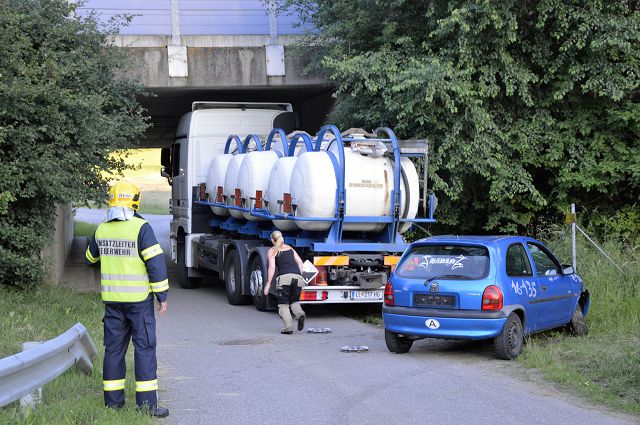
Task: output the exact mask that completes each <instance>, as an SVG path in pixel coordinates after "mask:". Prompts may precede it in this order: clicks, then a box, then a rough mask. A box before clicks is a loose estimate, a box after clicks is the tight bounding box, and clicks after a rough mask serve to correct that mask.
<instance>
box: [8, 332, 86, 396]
mask: <svg viewBox="0 0 640 425" xmlns="http://www.w3.org/2000/svg"><path fill="white" fill-rule="evenodd" d="M96 353H97V351H96V346H95V345H94V343H93V341H92V340H91V336H89V332H88V331H87V329H86V328H85V327H84V326H83V325H82V324H81V323H77V324H76V325H75V326H73V327H72V328H71V329H69V330H68V331H67V332H65V333H63V334H62V335H60V336H57V337H55V338H53V339H50V340H49V341H46V342H44V343H42V344H40V345H37V346H35V347H33V348H31V349H29V350H26V351H22V352H20V353H17V354H14V355H13V356H9V357H5V358H4V359H0V407H2V406H5V405H7V404H9V403H11V402H13V401H15V400H18V399H19V398H21V397H23V396H25V395H27V394H30V393H31V392H32V391H34V390H36V389H38V388H41V387H43V386H44V385H45V384H46V383H48V382H50V381H52V380H53V379H55V378H56V377H58V376H59V375H61V374H62V373H63V372H65V371H66V370H67V369H69V368H70V367H71V366H73V365H74V364H77V365H78V367H79V368H80V370H82V371H83V372H84V373H85V374H89V373H91V371H92V370H93V363H92V359H93V357H94V356H95V355H96Z"/></svg>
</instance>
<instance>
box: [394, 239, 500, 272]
mask: <svg viewBox="0 0 640 425" xmlns="http://www.w3.org/2000/svg"><path fill="white" fill-rule="evenodd" d="M488 271H489V252H488V251H487V248H485V247H483V246H468V245H422V246H414V247H413V248H411V251H409V253H408V254H407V255H406V256H405V257H404V259H403V260H402V262H401V263H400V264H398V267H397V269H396V275H397V276H399V277H408V278H418V279H433V278H436V279H446V278H447V277H448V278H450V279H481V278H483V277H485V276H486V275H487V273H488Z"/></svg>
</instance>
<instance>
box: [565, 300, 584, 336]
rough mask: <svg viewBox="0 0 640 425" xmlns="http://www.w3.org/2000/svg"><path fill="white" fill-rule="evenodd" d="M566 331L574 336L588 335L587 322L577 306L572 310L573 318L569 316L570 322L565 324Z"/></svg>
mask: <svg viewBox="0 0 640 425" xmlns="http://www.w3.org/2000/svg"><path fill="white" fill-rule="evenodd" d="M567 330H568V331H569V333H570V334H571V335H575V336H586V335H587V334H588V333H589V327H588V326H587V321H586V319H585V318H584V314H582V309H581V308H580V305H579V304H578V305H577V306H576V309H575V310H573V316H571V321H570V322H569V323H568V324H567Z"/></svg>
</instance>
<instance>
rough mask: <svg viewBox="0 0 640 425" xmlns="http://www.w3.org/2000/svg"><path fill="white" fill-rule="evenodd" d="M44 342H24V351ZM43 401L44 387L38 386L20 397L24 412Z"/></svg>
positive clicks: (21, 407) (21, 408)
mask: <svg viewBox="0 0 640 425" xmlns="http://www.w3.org/2000/svg"><path fill="white" fill-rule="evenodd" d="M40 344H42V342H41V341H30V342H23V343H22V351H27V350H29V349H31V348H34V347H37V346H38V345H40ZM41 401H42V387H40V388H36V389H35V390H33V391H32V392H31V393H30V394H27V395H25V396H23V397H21V398H20V410H21V411H22V413H24V412H25V410H27V409H28V408H32V409H35V408H36V407H38V406H39V405H40V402H41Z"/></svg>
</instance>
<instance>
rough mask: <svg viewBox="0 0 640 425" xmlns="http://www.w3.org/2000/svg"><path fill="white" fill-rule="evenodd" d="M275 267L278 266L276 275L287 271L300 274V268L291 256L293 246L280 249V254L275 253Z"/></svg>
mask: <svg viewBox="0 0 640 425" xmlns="http://www.w3.org/2000/svg"><path fill="white" fill-rule="evenodd" d="M276 267H277V268H278V276H282V275H283V274H288V273H293V274H300V269H299V268H298V265H297V264H296V259H295V257H294V256H293V248H292V249H288V250H286V251H280V254H278V255H276Z"/></svg>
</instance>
